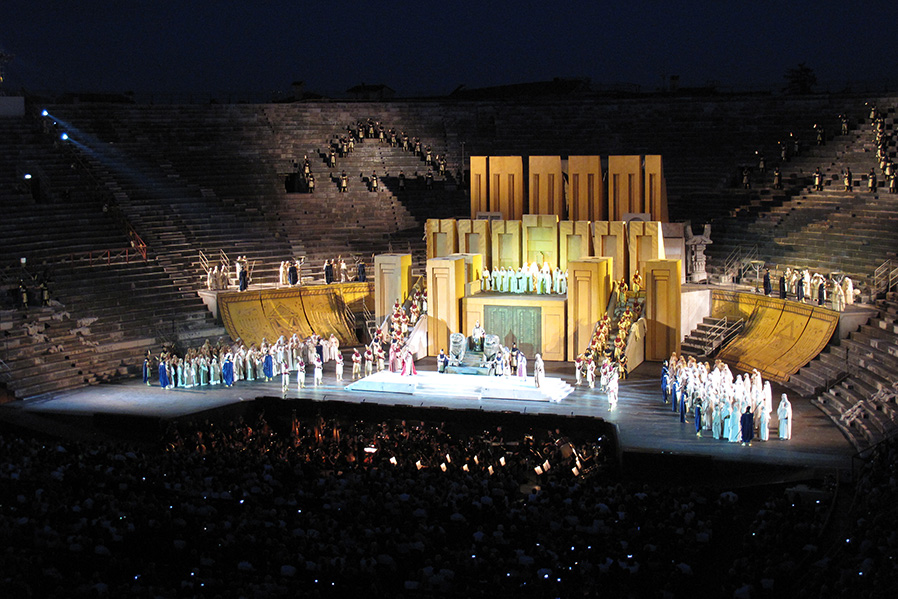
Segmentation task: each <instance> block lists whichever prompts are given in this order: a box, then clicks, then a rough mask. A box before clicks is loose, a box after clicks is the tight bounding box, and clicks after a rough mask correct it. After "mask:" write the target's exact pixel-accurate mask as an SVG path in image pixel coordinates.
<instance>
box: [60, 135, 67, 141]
mask: <svg viewBox="0 0 898 599" xmlns="http://www.w3.org/2000/svg"><path fill="white" fill-rule="evenodd" d="M68 138H69V134H68V133H63V134H62V135H60V136H59V139H61V140H62V141H66V140H67V139H68Z"/></svg>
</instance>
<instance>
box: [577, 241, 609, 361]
mask: <svg viewBox="0 0 898 599" xmlns="http://www.w3.org/2000/svg"><path fill="white" fill-rule="evenodd" d="M612 269H613V260H612V259H611V258H604V257H599V258H584V259H582V260H575V261H572V262H569V263H568V288H567V300H568V313H567V331H568V338H567V355H568V359H569V360H573V359H574V358H575V357H576V356H577V354H578V353H580V352H581V351H583V350H584V349H585V348H586V347H587V346H588V345H589V342H590V340H591V338H592V333H593V329H594V328H595V325H596V323H597V322H598V321H599V320H600V319H601V318H602V316H604V315H605V312H606V311H607V309H608V298H609V296H610V294H611V272H612Z"/></svg>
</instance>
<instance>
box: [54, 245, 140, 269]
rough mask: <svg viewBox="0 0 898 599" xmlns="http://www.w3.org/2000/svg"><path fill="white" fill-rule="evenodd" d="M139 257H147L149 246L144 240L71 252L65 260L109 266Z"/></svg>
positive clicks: (133, 260)
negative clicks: (110, 248)
mask: <svg viewBox="0 0 898 599" xmlns="http://www.w3.org/2000/svg"><path fill="white" fill-rule="evenodd" d="M138 259H140V260H143V261H146V259H147V246H146V244H144V243H142V242H141V243H140V245H137V246H135V247H126V248H118V249H113V250H88V251H86V252H75V253H69V254H67V255H66V257H65V258H63V261H68V262H70V263H75V262H87V265H88V266H108V265H110V264H120V263H124V264H130V263H131V262H136V261H137V260H138Z"/></svg>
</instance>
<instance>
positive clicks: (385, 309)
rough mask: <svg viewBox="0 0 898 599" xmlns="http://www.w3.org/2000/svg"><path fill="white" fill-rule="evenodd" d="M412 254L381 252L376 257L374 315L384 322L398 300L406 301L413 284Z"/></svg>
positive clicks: (378, 320)
mask: <svg viewBox="0 0 898 599" xmlns="http://www.w3.org/2000/svg"><path fill="white" fill-rule="evenodd" d="M411 279H412V255H411V254H379V255H377V256H375V257H374V282H375V285H374V289H375V290H376V291H375V296H374V316H375V318H376V319H377V322H379V323H380V322H383V319H384V318H386V317H387V316H388V315H389V314H390V313H391V312H392V311H393V304H394V303H395V302H396V300H399V301H400V302H401V301H404V300H405V298H406V297H407V296H408V293H409V290H410V289H411V285H412V281H411Z"/></svg>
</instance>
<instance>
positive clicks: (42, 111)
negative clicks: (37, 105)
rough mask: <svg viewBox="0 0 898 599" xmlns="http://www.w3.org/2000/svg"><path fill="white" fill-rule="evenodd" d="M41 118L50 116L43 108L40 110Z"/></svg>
mask: <svg viewBox="0 0 898 599" xmlns="http://www.w3.org/2000/svg"><path fill="white" fill-rule="evenodd" d="M41 116H50V113H49V112H47V109H46V108H44V109H43V110H41Z"/></svg>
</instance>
